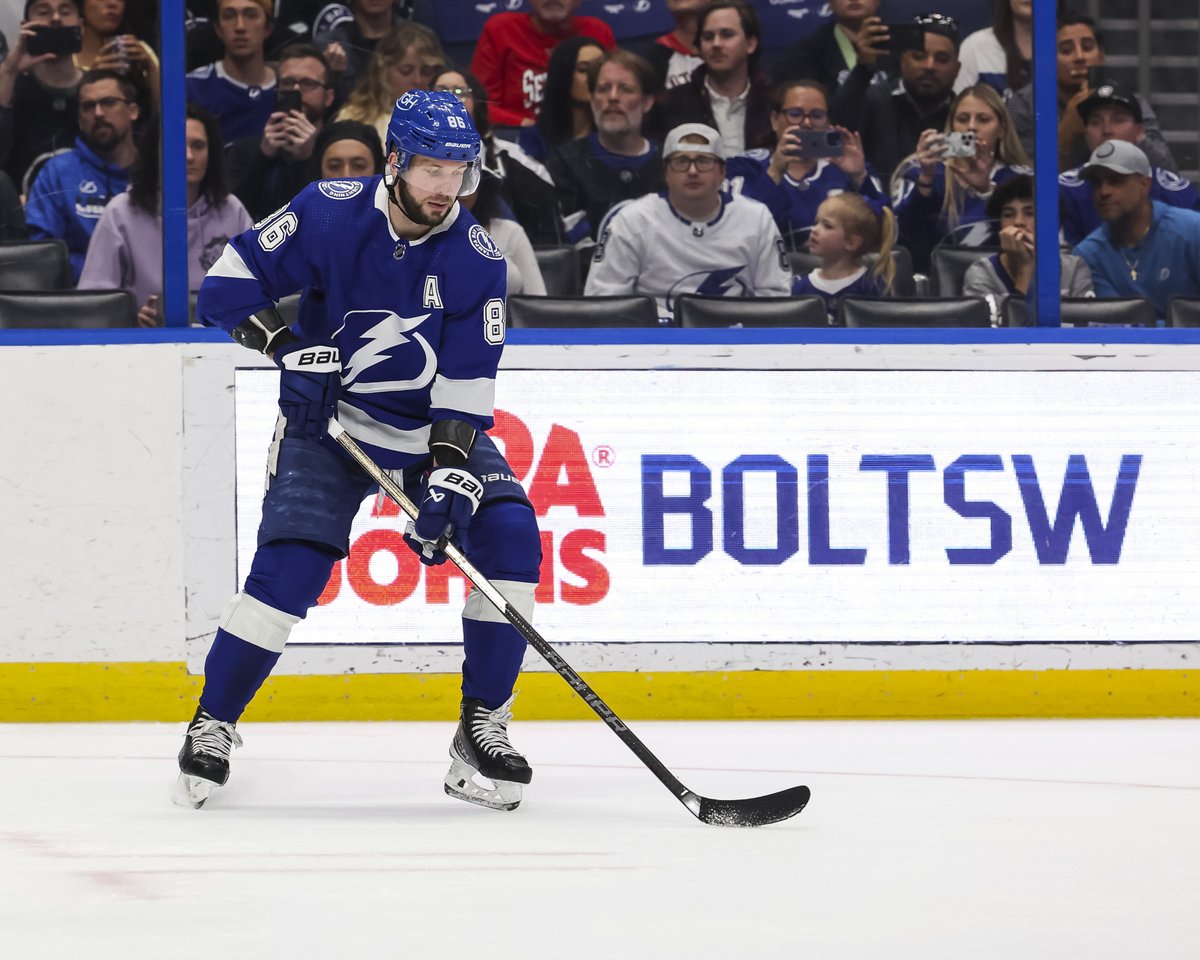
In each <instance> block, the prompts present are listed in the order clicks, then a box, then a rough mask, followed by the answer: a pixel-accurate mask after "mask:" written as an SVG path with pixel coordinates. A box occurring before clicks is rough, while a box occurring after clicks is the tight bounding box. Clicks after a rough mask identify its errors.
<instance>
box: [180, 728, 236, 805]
mask: <svg viewBox="0 0 1200 960" xmlns="http://www.w3.org/2000/svg"><path fill="white" fill-rule="evenodd" d="M241 745H242V737H241V734H239V733H238V732H237V730H235V729H234V726H233V724H232V723H226V722H225V721H223V720H217V719H216V718H215V717H211V716H209V715H208V714H207V713H205V712H204V709H203V708H202V707H197V708H196V715H195V716H194V717H193V718H192V722H191V723H190V724H188V728H187V734H186V735H185V736H184V738H183V749H182V750H180V751H179V779H178V780H177V781H176V782H175V795H174V797H173V798H172V799H173V800H174V802H175V803H177V804H178V805H179V806H181V807H192V808H193V809H197V810H198V809H200V807H202V806H204V801H206V800H207V799H208V798H209V797H210V796H211V795H212V792H213V791H214V790H215V789H216V788H217V787H219V786H222V785H223V784H224V783H225V782H226V781H227V780H228V779H229V754H230V752H231V751H232V750H233V748H234V747H240V746H241Z"/></svg>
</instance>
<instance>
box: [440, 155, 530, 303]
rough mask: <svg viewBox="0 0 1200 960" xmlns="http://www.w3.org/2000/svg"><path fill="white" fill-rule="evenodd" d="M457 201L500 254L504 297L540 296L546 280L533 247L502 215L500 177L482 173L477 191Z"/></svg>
mask: <svg viewBox="0 0 1200 960" xmlns="http://www.w3.org/2000/svg"><path fill="white" fill-rule="evenodd" d="M459 202H460V203H461V204H462V205H463V206H464V207H466V208H467V209H468V210H470V211H471V213H472V214H473V215H474V217H475V219H476V220H478V221H479V222H480V223H482V224H483V225H484V227H485V228H486V229H487V232H488V233H490V234H491V235H492V239H493V240H495V241H496V246H498V247H499V248H500V252H501V253H503V254H504V261H505V265H506V266H507V267H508V295H509V296H510V297H511V296H512V295H513V294H517V293H521V294H525V295H527V296H538V297H544V296H545V295H546V281H545V280H544V279H543V278H542V270H541V268H540V267H539V266H538V262H537V257H536V256H535V255H534V253H533V245H532V244H531V243H530V242H529V236H528V234H526V233H525V231H524V230H523V229H522V228H521V225H520V224H519V223H517V221H516V220H513V219H511V218H510V217H508V216H507V215H506V212H505V209H504V206H505V205H504V201H503V199H502V197H501V195H500V178H499V177H496V176H495V175H493V174H492V173H490V172H489V171H486V170H485V171H484V172H483V175H482V176H481V177H480V178H479V189H478V190H476V191H475V192H474V193H472V194H468V195H467V196H465V197H459Z"/></svg>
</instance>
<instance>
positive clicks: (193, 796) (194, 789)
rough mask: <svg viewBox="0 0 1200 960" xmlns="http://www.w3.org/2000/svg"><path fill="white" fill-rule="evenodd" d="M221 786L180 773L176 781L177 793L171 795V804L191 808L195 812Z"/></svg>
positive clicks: (201, 778)
mask: <svg viewBox="0 0 1200 960" xmlns="http://www.w3.org/2000/svg"><path fill="white" fill-rule="evenodd" d="M219 786H220V784H219V783H213V781H211V780H205V779H204V778H203V777H193V776H191V775H190V774H187V773H180V774H179V779H178V780H176V781H175V791H174V793H172V795H171V802H172V803H174V804H175V805H176V806H178V807H191V808H192V809H193V810H199V809H200V808H201V807H202V806H204V801H206V800H207V799H208V798H209V797H211V796H212V793H213V791H214V790H216V789H217V787H219Z"/></svg>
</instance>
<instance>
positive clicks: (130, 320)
mask: <svg viewBox="0 0 1200 960" xmlns="http://www.w3.org/2000/svg"><path fill="white" fill-rule="evenodd" d="M136 323H137V304H136V302H135V301H134V298H133V294H132V293H130V292H129V291H128V290H50V291H46V290H41V291H6V292H0V329H6V330H36V329H57V330H73V329H74V330H82V329H95V328H103V327H132V326H134V325H135V324H136Z"/></svg>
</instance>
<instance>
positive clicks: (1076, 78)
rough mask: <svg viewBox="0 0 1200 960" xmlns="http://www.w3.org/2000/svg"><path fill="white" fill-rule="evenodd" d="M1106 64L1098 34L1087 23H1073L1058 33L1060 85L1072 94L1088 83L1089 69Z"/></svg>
mask: <svg viewBox="0 0 1200 960" xmlns="http://www.w3.org/2000/svg"><path fill="white" fill-rule="evenodd" d="M1102 63H1104V51H1103V50H1101V49H1100V44H1098V43H1097V42H1096V33H1095V31H1094V30H1092V28H1091V27H1089V26H1088V25H1087V24H1086V23H1072V24H1070V25H1069V26H1066V27H1062V28H1061V29H1060V30H1059V31H1058V85H1059V86H1060V87H1062V88H1063V89H1064V90H1070V91H1072V92H1074V91H1076V90H1079V89H1080V88H1081V87H1082V86H1083V85H1084V83H1085V82H1087V72H1088V67H1098V66H1100V65H1101V64H1102Z"/></svg>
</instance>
